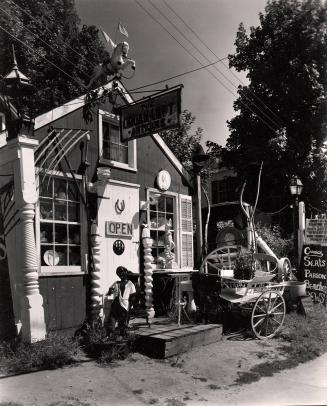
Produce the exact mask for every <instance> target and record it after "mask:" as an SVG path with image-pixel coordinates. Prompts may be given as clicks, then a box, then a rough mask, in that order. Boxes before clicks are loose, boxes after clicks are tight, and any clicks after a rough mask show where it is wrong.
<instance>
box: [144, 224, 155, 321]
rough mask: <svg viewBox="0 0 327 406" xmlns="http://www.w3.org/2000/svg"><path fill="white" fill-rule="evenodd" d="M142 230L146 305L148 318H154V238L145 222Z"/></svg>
mask: <svg viewBox="0 0 327 406" xmlns="http://www.w3.org/2000/svg"><path fill="white" fill-rule="evenodd" d="M143 227H144V228H143V231H142V244H143V248H144V274H145V275H144V280H145V307H146V314H147V319H148V320H149V319H152V318H153V317H154V315H155V312H154V308H153V278H152V274H153V265H152V261H153V256H152V255H151V251H152V249H151V247H152V244H153V240H152V239H151V238H150V230H149V228H148V226H147V225H146V224H145V225H144V226H143Z"/></svg>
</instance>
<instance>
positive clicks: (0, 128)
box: [0, 113, 6, 132]
mask: <svg viewBox="0 0 327 406" xmlns="http://www.w3.org/2000/svg"><path fill="white" fill-rule="evenodd" d="M0 117H1V125H0V132H2V131H4V130H5V129H6V115H5V114H4V113H0Z"/></svg>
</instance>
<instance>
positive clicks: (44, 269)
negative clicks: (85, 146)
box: [35, 170, 87, 276]
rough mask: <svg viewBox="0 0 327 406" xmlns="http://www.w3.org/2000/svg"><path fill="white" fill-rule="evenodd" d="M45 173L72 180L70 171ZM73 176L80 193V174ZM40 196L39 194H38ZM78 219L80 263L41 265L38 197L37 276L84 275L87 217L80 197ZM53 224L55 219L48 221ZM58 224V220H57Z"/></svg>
mask: <svg viewBox="0 0 327 406" xmlns="http://www.w3.org/2000/svg"><path fill="white" fill-rule="evenodd" d="M43 174H45V171H44V170H40V175H43ZM46 175H50V176H53V177H56V178H60V179H63V180H70V181H72V182H75V181H74V178H73V176H72V175H71V174H70V173H63V172H61V171H49V172H48V171H47V173H46ZM74 176H75V178H76V179H77V180H78V181H80V190H81V191H82V193H84V191H83V190H82V186H83V184H82V179H83V178H82V176H81V175H77V174H74ZM37 186H39V177H37ZM39 197H40V196H39ZM79 208H80V210H79V216H80V217H79V219H80V222H79V224H80V251H81V265H59V266H51V265H48V266H45V265H41V231H40V230H41V227H40V225H41V216H40V198H38V201H37V203H36V205H35V240H36V251H37V257H38V272H39V276H59V275H85V274H86V273H87V219H86V211H85V208H84V206H83V202H82V199H81V198H80V201H79ZM49 223H51V224H53V223H56V221H49ZM59 224H61V223H60V221H59ZM62 224H69V222H67V221H63V222H62Z"/></svg>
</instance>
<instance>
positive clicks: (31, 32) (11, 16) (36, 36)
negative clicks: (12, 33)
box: [0, 7, 90, 78]
mask: <svg viewBox="0 0 327 406" xmlns="http://www.w3.org/2000/svg"><path fill="white" fill-rule="evenodd" d="M0 11H2V12H3V13H5V14H6V15H8V16H9V17H10V18H13V19H14V20H16V22H17V23H18V24H19V26H20V27H22V28H23V29H25V30H26V31H28V32H29V33H30V34H32V35H33V36H34V37H35V38H37V39H38V40H40V41H41V42H43V44H45V45H46V46H48V47H49V48H50V49H51V50H52V51H54V52H55V53H56V54H57V55H60V56H61V58H62V59H64V60H65V61H66V62H68V63H69V64H71V65H72V66H74V67H76V63H74V62H72V61H70V60H69V59H67V58H66V57H65V56H64V55H63V54H62V52H60V51H57V50H56V49H54V48H53V47H52V45H50V44H49V43H48V42H46V41H45V40H44V39H42V38H40V37H39V36H38V35H37V34H35V33H34V32H33V31H31V30H30V29H29V28H27V27H26V25H24V24H23V23H21V22H20V21H19V20H18V19H17V18H16V17H15V16H13V15H11V14H10V13H8V12H7V11H5V10H4V9H2V8H1V7H0ZM78 70H79V71H80V72H81V73H83V75H85V76H87V77H88V78H90V75H88V74H87V73H85V72H84V71H82V70H81V69H80V68H78Z"/></svg>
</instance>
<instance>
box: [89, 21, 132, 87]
mask: <svg viewBox="0 0 327 406" xmlns="http://www.w3.org/2000/svg"><path fill="white" fill-rule="evenodd" d="M117 29H118V30H119V31H120V33H121V34H122V35H125V36H126V37H128V33H127V30H126V28H125V27H124V26H123V25H122V24H121V23H120V22H119V23H118V28H117ZM101 32H102V35H103V37H104V39H105V41H106V44H107V48H109V53H110V56H109V58H107V59H106V60H104V61H103V62H102V64H100V65H98V66H96V67H95V69H94V71H93V74H92V76H91V79H90V82H89V83H88V85H87V88H88V89H91V87H92V85H93V83H94V82H96V81H98V80H100V79H101V81H103V82H105V81H106V79H107V76H115V77H117V78H120V77H121V76H122V71H123V70H125V69H126V68H127V67H128V66H131V68H132V70H133V71H135V61H133V60H132V59H129V58H127V54H128V51H129V45H128V43H127V42H125V41H122V42H119V43H118V44H115V42H114V41H113V40H112V39H111V38H110V37H109V35H108V34H107V33H105V32H104V31H103V30H102V29H101Z"/></svg>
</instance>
